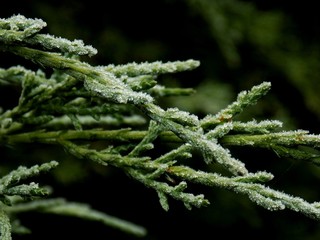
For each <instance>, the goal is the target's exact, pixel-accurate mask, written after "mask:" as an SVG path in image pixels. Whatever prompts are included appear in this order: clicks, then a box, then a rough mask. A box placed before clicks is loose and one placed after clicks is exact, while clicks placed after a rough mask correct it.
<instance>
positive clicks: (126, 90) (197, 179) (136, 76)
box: [0, 15, 320, 240]
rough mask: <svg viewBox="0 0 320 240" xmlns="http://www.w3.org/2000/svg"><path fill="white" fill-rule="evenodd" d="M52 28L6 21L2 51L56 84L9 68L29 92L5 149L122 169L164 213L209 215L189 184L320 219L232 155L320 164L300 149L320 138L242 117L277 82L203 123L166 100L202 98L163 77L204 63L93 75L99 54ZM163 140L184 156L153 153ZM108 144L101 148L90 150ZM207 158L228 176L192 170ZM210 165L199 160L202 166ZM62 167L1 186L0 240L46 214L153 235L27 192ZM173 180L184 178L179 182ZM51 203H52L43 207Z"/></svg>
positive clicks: (31, 171)
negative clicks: (51, 152)
mask: <svg viewBox="0 0 320 240" xmlns="http://www.w3.org/2000/svg"><path fill="white" fill-rule="evenodd" d="M45 26H46V23H45V22H43V21H42V20H40V19H28V18H25V17H24V16H21V15H15V16H12V17H11V18H8V19H0V50H1V51H6V52H11V53H13V54H16V55H19V56H21V57H23V58H26V59H28V60H30V61H32V62H34V63H35V64H38V65H39V66H40V67H43V68H51V69H53V73H52V74H51V75H50V76H49V77H47V76H46V74H45V72H44V71H43V70H38V71H36V72H34V71H31V70H28V69H25V68H24V67H21V66H16V67H11V68H8V69H2V68H0V86H1V85H11V84H12V85H17V84H19V85H21V86H22V91H21V96H20V99H19V103H18V105H17V106H16V107H14V108H12V109H8V110H5V111H1V112H0V144H1V145H2V146H13V147H15V145H16V144H18V143H24V144H28V143H38V144H55V145H58V146H61V147H63V148H64V149H66V150H67V152H68V153H69V154H71V155H73V156H75V157H77V158H84V159H86V160H92V161H94V162H97V163H99V164H101V165H102V167H105V166H108V165H110V166H114V167H117V168H120V169H122V170H123V171H124V172H125V173H126V174H128V175H129V176H131V177H132V178H133V179H135V180H137V181H139V182H141V183H142V184H144V185H145V186H146V187H148V188H152V189H154V190H155V192H156V193H157V194H158V196H159V201H160V204H161V206H162V208H163V209H164V210H166V211H167V210H169V204H168V198H173V199H175V200H178V201H181V202H182V203H183V204H184V205H185V206H186V208H187V209H191V208H192V207H205V206H207V205H208V204H209V200H208V199H206V198H205V196H204V195H203V194H199V195H195V194H193V193H190V192H188V190H187V184H188V183H196V184H202V185H206V186H208V187H220V188H225V189H229V190H231V191H234V192H237V193H241V194H244V195H247V196H248V197H249V198H250V199H251V200H252V201H253V202H255V203H256V204H258V205H260V206H262V207H264V208H266V209H269V210H283V209H285V208H287V209H291V210H293V211H297V212H301V213H302V214H304V215H306V216H308V217H311V218H314V219H320V203H317V202H315V203H308V202H306V201H305V200H303V199H301V198H299V197H294V196H291V195H288V194H285V193H283V192H279V191H277V190H273V189H271V188H269V187H268V186H266V185H265V183H266V182H268V181H270V180H271V179H272V178H273V175H272V174H271V173H268V172H265V171H261V172H255V173H253V172H250V170H249V169H247V168H246V167H245V164H244V163H243V162H242V161H241V160H239V159H236V158H235V157H233V155H232V153H231V152H230V151H229V149H228V148H227V147H228V146H250V147H258V148H266V149H271V150H274V151H275V152H277V154H278V155H279V156H286V157H291V158H296V159H300V160H306V161H311V162H313V163H314V164H319V162H318V156H317V155H316V154H315V153H312V152H310V151H305V150H304V148H298V146H308V147H312V148H319V143H320V136H318V135H313V134H309V133H308V131H303V130H297V131H281V127H282V123H281V122H280V121H277V120H264V121H259V122H258V121H255V120H253V121H248V122H240V121H236V120H235V119H234V117H235V116H236V115H237V114H239V113H241V112H242V111H244V110H245V108H246V107H248V106H251V105H254V104H256V102H257V101H258V100H259V99H260V98H261V97H262V96H264V95H265V94H267V92H268V91H269V90H270V88H271V84H270V83H269V82H263V83H261V84H260V85H257V86H254V87H253V88H252V89H251V90H249V91H243V92H240V93H239V95H238V97H237V99H236V100H235V101H234V102H233V103H231V104H230V105H229V106H227V107H226V108H225V109H222V110H221V111H220V112H218V113H216V114H212V115H207V116H205V117H204V118H202V119H199V118H198V117H197V116H196V115H194V114H192V113H189V112H185V111H181V110H179V109H178V108H168V109H163V108H162V107H160V106H159V105H157V99H159V98H162V97H166V96H175V95H176V96H179V95H188V94H191V93H193V90H192V89H180V88H166V87H165V86H162V85H160V84H158V82H157V77H158V76H159V75H161V74H169V73H170V74H171V73H176V72H181V71H189V70H192V69H194V68H196V67H198V66H199V64H200V63H199V62H198V61H195V60H187V61H175V62H166V63H162V62H160V61H157V62H151V63H128V64H125V65H108V66H92V65H90V64H88V63H85V62H83V61H81V60H80V57H81V56H82V55H88V56H92V55H94V54H96V53H97V51H96V50H95V49H94V48H93V47H91V46H86V45H84V44H83V42H82V41H80V40H75V41H69V40H66V39H63V38H59V37H55V36H51V35H48V34H41V33H39V32H40V31H41V29H42V28H43V27H45ZM156 140H160V141H161V142H163V143H167V144H168V145H170V144H171V143H174V146H175V147H172V148H168V150H167V152H161V153H158V154H157V155H155V154H150V152H152V150H154V149H155V148H156V144H157V143H158V142H159V141H157V142H156ZM92 141H99V142H101V145H100V146H99V148H93V147H92V146H90V145H88V143H90V142H92ZM195 152H197V153H201V156H202V158H203V161H204V162H205V163H206V164H219V165H221V166H222V167H223V168H224V169H225V170H226V172H227V174H222V173H219V172H207V171H201V170H195V169H193V168H191V167H190V166H187V165H186V164H185V163H186V162H185V161H183V160H185V159H190V158H193V155H194V153H195ZM199 160H200V159H193V161H199ZM57 165H58V162H56V161H52V162H49V163H45V164H43V165H40V166H38V165H36V166H34V167H31V168H26V167H19V168H18V169H17V170H13V171H12V172H11V173H9V174H8V175H5V176H2V178H1V179H0V236H1V239H3V240H8V239H11V232H14V231H15V232H18V231H20V232H28V229H25V228H24V227H23V226H22V225H21V224H19V222H17V220H18V219H16V213H19V212H25V211H42V212H46V213H54V214H64V215H71V216H75V217H81V218H86V219H90V220H98V221H102V222H104V223H105V224H107V225H109V226H112V227H116V228H118V229H121V230H123V231H126V232H128V233H131V234H135V235H137V236H143V235H145V234H146V230H145V229H144V228H143V227H141V226H137V225H135V224H133V223H129V222H126V221H124V220H120V219H117V218H115V217H112V216H109V215H106V214H105V213H101V212H97V211H95V210H93V209H91V208H90V207H89V206H87V205H84V204H80V203H70V202H68V201H66V200H64V199H50V198H47V195H49V194H50V191H48V190H46V189H45V188H41V187H39V186H38V184H36V183H33V182H32V183H30V184H20V185H19V181H20V180H25V179H28V178H29V177H33V176H35V175H38V174H40V173H42V172H43V171H48V170H50V169H52V168H54V167H57ZM170 179H175V183H172V182H171V181H170ZM44 196H46V198H43V199H41V198H42V197H44Z"/></svg>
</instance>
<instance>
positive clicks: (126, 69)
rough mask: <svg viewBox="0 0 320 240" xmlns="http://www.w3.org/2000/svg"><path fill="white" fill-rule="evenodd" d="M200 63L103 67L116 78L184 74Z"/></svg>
mask: <svg viewBox="0 0 320 240" xmlns="http://www.w3.org/2000/svg"><path fill="white" fill-rule="evenodd" d="M199 65H200V62H199V61H195V60H187V61H175V62H166V63H162V62H161V61H156V62H152V63H148V62H145V63H128V64H125V65H114V64H111V65H108V66H106V67H103V69H104V70H105V71H108V72H112V73H113V74H115V75H116V76H122V75H128V76H130V77H133V76H140V75H160V74H166V73H176V72H184V71H187V70H192V69H195V68H197V67H199Z"/></svg>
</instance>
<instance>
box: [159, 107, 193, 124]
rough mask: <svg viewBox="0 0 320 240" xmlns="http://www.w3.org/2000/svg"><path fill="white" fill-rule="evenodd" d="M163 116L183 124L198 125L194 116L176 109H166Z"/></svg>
mask: <svg viewBox="0 0 320 240" xmlns="http://www.w3.org/2000/svg"><path fill="white" fill-rule="evenodd" d="M165 116H166V117H167V118H169V119H173V120H178V121H179V122H185V123H187V124H188V125H192V126H198V125H199V119H198V117H197V116H196V115H193V114H190V113H188V112H185V111H181V110H180V109H178V108H168V109H167V110H166V112H165Z"/></svg>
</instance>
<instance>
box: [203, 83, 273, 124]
mask: <svg viewBox="0 0 320 240" xmlns="http://www.w3.org/2000/svg"><path fill="white" fill-rule="evenodd" d="M270 88H271V83H270V82H264V83H261V84H260V85H258V86H254V87H253V88H252V89H251V90H250V91H242V92H240V93H239V94H238V97H237V100H236V101H235V102H233V103H232V104H230V105H229V106H227V107H226V108H225V109H223V110H222V111H220V112H219V113H217V114H215V115H214V116H212V115H208V116H206V117H205V118H204V119H203V120H202V121H201V126H202V127H203V128H205V129H206V128H209V127H210V126H215V125H217V124H219V123H223V122H228V121H231V119H232V118H233V117H234V116H235V115H237V114H239V113H241V112H242V111H243V110H244V109H245V108H246V107H248V106H251V105H255V104H256V103H257V101H258V100H259V99H260V98H261V97H262V96H264V95H265V94H267V92H268V91H269V90H270Z"/></svg>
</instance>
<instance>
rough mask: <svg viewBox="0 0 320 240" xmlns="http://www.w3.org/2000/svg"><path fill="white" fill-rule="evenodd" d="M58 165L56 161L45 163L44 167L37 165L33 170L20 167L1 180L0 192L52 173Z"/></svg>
mask: <svg viewBox="0 0 320 240" xmlns="http://www.w3.org/2000/svg"><path fill="white" fill-rule="evenodd" d="M57 165H58V163H57V162H56V161H51V162H49V163H43V164H42V165H40V166H39V165H35V166H33V167H31V168H26V167H23V166H20V167H19V168H18V169H17V170H14V171H11V172H10V173H9V174H7V175H6V176H3V177H2V178H1V179H0V192H1V191H3V190H4V189H6V188H8V187H11V186H13V185H16V184H17V183H19V182H20V181H22V180H24V179H27V178H30V177H33V176H37V175H39V174H40V173H42V172H47V171H50V170H51V169H52V168H54V167H56V166H57Z"/></svg>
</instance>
